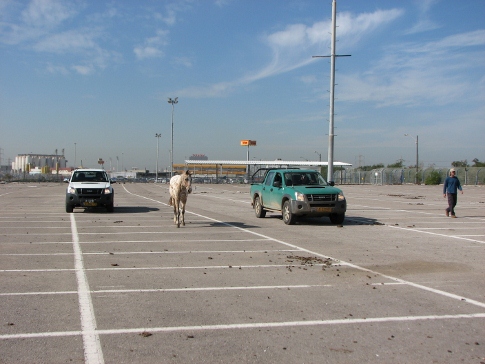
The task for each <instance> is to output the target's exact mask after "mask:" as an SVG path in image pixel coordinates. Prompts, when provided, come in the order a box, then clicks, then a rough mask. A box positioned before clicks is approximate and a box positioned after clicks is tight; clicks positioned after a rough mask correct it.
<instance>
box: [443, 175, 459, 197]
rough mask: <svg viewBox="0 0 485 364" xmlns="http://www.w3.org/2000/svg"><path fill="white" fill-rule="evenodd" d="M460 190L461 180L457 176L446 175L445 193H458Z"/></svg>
mask: <svg viewBox="0 0 485 364" xmlns="http://www.w3.org/2000/svg"><path fill="white" fill-rule="evenodd" d="M458 190H460V191H461V190H462V189H461V184H460V180H459V179H458V178H457V177H451V176H450V177H446V179H445V183H444V184H443V194H446V193H458Z"/></svg>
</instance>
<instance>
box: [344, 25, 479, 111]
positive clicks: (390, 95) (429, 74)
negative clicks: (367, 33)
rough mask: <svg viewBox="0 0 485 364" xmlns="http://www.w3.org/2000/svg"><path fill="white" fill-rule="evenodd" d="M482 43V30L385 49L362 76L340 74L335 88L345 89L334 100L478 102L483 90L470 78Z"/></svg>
mask: <svg viewBox="0 0 485 364" xmlns="http://www.w3.org/2000/svg"><path fill="white" fill-rule="evenodd" d="M483 44H485V30H479V31H473V32H469V33H462V34H456V35H452V36H448V37H445V38H443V39H440V40H438V41H434V42H428V43H423V44H421V43H420V44H414V43H407V44H401V45H396V46H394V47H390V48H389V49H388V50H386V53H385V54H384V56H383V57H382V58H381V59H380V60H379V61H377V62H376V64H375V66H374V67H373V68H371V69H370V70H368V71H367V72H366V73H365V74H352V75H340V76H339V85H340V86H339V88H340V89H341V90H344V92H341V93H339V99H340V100H347V101H371V102H375V103H376V105H377V106H380V107H384V106H391V105H406V106H416V105H427V104H429V105H441V106H444V105H447V104H450V103H456V102H457V100H459V99H469V100H471V99H477V100H479V99H483V90H482V89H481V88H480V87H479V85H478V84H477V85H475V83H477V82H478V80H477V79H475V78H474V77H473V76H470V74H472V75H473V72H472V70H473V69H477V67H480V63H477V59H483V58H484V57H485V55H484V54H483V51H481V50H480V51H479V52H478V54H475V52H476V51H475V50H474V46H477V45H483ZM456 47H460V52H456ZM467 47H468V48H467ZM482 68H483V67H482ZM470 72H471V73H470Z"/></svg>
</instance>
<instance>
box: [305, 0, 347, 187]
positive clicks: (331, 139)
mask: <svg viewBox="0 0 485 364" xmlns="http://www.w3.org/2000/svg"><path fill="white" fill-rule="evenodd" d="M336 32H337V1H336V0H333V1H332V39H331V49H330V56H313V57H323V58H330V119H329V126H328V172H327V181H328V182H330V181H333V150H334V137H335V135H334V101H335V96H334V92H335V57H350V54H344V55H337V54H335V53H336V46H335V43H336Z"/></svg>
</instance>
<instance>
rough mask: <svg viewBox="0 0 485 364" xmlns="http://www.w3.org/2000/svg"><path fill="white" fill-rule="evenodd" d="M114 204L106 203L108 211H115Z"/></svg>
mask: <svg viewBox="0 0 485 364" xmlns="http://www.w3.org/2000/svg"><path fill="white" fill-rule="evenodd" d="M114 209H115V208H114V204H109V205H106V211H108V212H113V211H114Z"/></svg>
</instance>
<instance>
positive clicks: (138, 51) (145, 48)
mask: <svg viewBox="0 0 485 364" xmlns="http://www.w3.org/2000/svg"><path fill="white" fill-rule="evenodd" d="M168 34H169V31H168V30H161V29H159V30H157V32H156V35H155V36H154V37H150V38H147V39H146V40H145V42H144V44H143V45H139V46H136V47H135V48H134V49H133V52H134V53H135V55H136V57H137V58H138V59H139V60H143V59H146V58H160V57H163V56H164V52H163V51H162V49H161V48H162V47H164V46H166V45H167V44H168Z"/></svg>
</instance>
